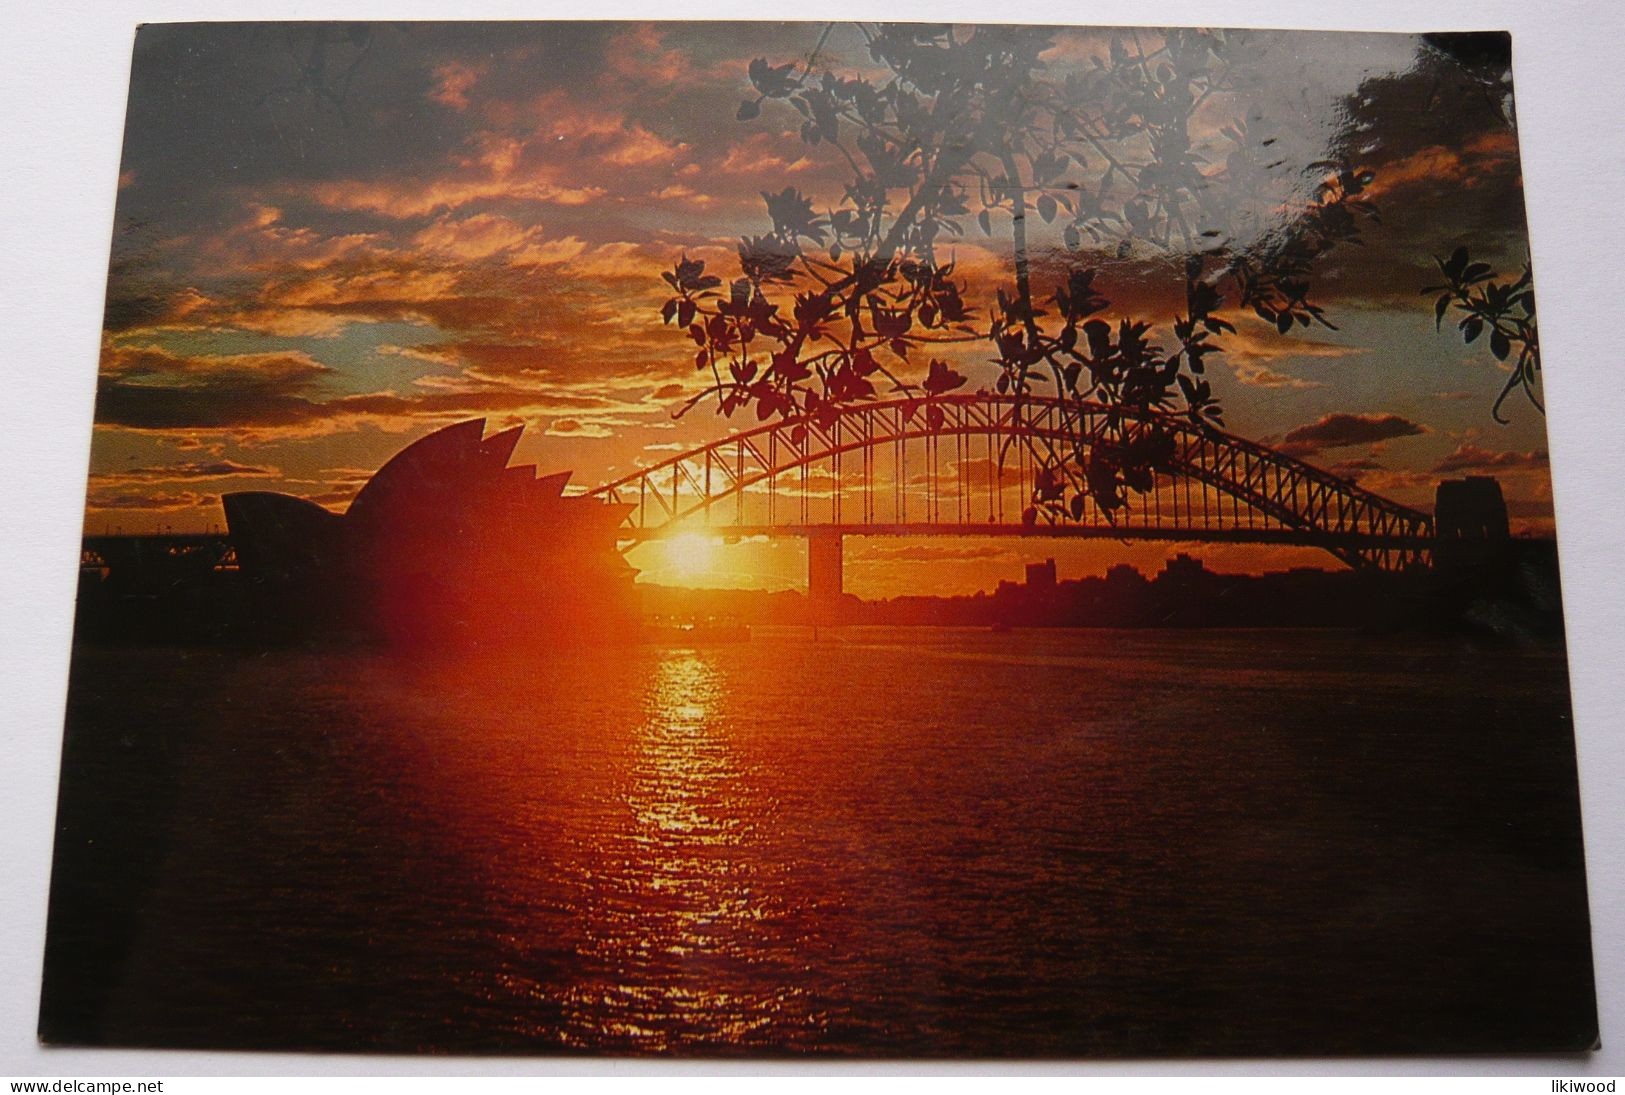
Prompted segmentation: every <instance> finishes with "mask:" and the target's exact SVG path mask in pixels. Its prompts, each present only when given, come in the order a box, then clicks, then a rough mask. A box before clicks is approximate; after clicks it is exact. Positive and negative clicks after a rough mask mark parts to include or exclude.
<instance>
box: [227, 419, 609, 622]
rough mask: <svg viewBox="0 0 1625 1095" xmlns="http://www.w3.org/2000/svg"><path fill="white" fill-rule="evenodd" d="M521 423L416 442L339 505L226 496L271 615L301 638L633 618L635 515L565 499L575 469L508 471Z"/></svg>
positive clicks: (446, 432) (243, 566)
mask: <svg viewBox="0 0 1625 1095" xmlns="http://www.w3.org/2000/svg"><path fill="white" fill-rule="evenodd" d="M523 430H524V427H523V426H516V427H514V428H512V429H508V430H503V431H501V432H500V433H495V434H492V435H491V436H490V437H486V436H485V435H484V434H485V420H484V419H473V420H470V421H467V422H460V423H457V424H456V425H453V426H447V427H445V428H444V429H441V430H438V431H436V432H434V433H431V434H429V435H428V436H426V437H424V438H422V439H420V440H418V441H416V442H414V443H413V444H411V445H408V446H407V447H406V448H404V449H402V450H401V451H400V452H399V453H397V454H396V455H395V456H394V457H392V458H391V459H390V460H389V461H388V462H387V463H385V464H384V466H383V467H382V468H380V469H379V470H378V471H377V473H376V474H374V475H373V477H372V478H371V479H369V480H368V481H367V483H366V484H365V485H364V486H363V487H362V488H361V490H360V492H359V493H358V494H356V496H355V498H354V500H353V501H352V502H351V503H350V506H349V509H348V510H347V511H346V512H345V513H343V514H342V515H341V514H338V513H334V512H333V511H331V510H328V509H325V508H323V507H322V506H319V505H317V504H316V503H314V502H311V501H308V500H307V499H303V498H297V497H294V496H292V495H287V494H277V493H272V492H265V491H250V492H244V493H237V494H227V495H225V496H224V497H223V498H222V500H221V501H222V503H223V504H224V507H225V511H226V523H227V526H228V527H229V529H230V534H231V542H232V544H233V545H234V546H235V548H236V553H237V564H238V567H239V570H240V573H241V577H242V579H243V581H244V583H245V586H246V591H247V593H248V594H249V596H250V598H251V599H252V601H253V602H254V612H255V614H256V615H257V616H258V617H259V618H260V620H261V621H262V622H264V623H266V624H269V625H271V626H273V627H274V628H275V629H277V630H281V631H284V632H290V633H298V634H307V635H308V634H316V635H322V634H326V635H336V636H356V637H373V638H381V639H386V640H391V641H421V642H436V641H457V642H466V641H473V642H476V643H478V642H483V641H490V642H492V643H499V642H500V643H507V642H512V641H514V640H515V639H521V638H539V639H559V640H562V639H573V638H579V637H582V636H586V635H595V634H605V633H613V632H615V631H616V630H618V629H624V628H626V627H627V626H628V622H629V621H631V620H632V619H633V618H634V600H633V598H634V592H633V586H632V579H633V577H634V575H635V573H636V572H635V571H634V570H633V569H632V568H631V567H630V566H628V565H627V563H626V562H625V560H623V559H622V558H621V555H620V553H619V552H618V551H617V550H616V529H617V528H618V527H619V525H620V524H621V522H622V520H623V519H624V518H625V516H626V514H627V512H628V511H629V510H630V509H631V507H630V506H628V505H617V504H613V503H609V502H604V501H602V500H600V499H597V498H592V497H565V496H564V493H563V492H564V487H565V484H566V482H568V480H569V478H570V473H569V472H562V473H559V474H556V475H547V476H542V477H540V478H538V477H537V475H536V469H535V467H534V466H530V465H525V466H515V467H510V466H509V465H508V459H509V457H510V456H511V455H512V454H513V450H514V446H515V445H517V444H518V442H519V436H520V434H521V433H522V432H523Z"/></svg>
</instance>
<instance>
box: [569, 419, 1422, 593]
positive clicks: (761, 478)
mask: <svg viewBox="0 0 1625 1095" xmlns="http://www.w3.org/2000/svg"><path fill="white" fill-rule="evenodd" d="M1153 432H1157V433H1161V434H1163V435H1166V436H1169V437H1171V438H1172V440H1173V444H1172V447H1171V454H1170V455H1169V456H1168V457H1167V459H1165V460H1164V461H1162V462H1161V464H1160V465H1159V469H1158V472H1157V474H1156V476H1155V480H1154V486H1153V489H1151V490H1149V491H1147V492H1145V493H1143V494H1135V493H1132V492H1131V493H1130V494H1129V495H1128V505H1127V506H1126V507H1124V508H1122V509H1119V510H1117V511H1115V512H1112V513H1107V512H1106V511H1104V510H1103V509H1101V508H1100V507H1099V506H1098V505H1097V504H1096V503H1095V501H1094V500H1093V499H1092V498H1089V497H1087V492H1086V491H1083V493H1084V494H1085V495H1086V497H1085V499H1084V502H1083V504H1082V508H1081V510H1080V511H1079V512H1077V514H1076V516H1074V515H1073V514H1072V513H1071V512H1064V513H1049V512H1040V513H1039V514H1036V515H1035V514H1033V513H1032V512H1030V507H1031V506H1032V499H1033V496H1034V489H1035V485H1036V483H1037V480H1038V476H1039V474H1040V469H1041V468H1055V469H1058V470H1059V472H1060V474H1062V475H1063V476H1064V477H1065V478H1066V485H1067V487H1068V490H1067V495H1068V497H1070V496H1071V495H1073V494H1074V493H1077V492H1079V491H1082V488H1083V482H1082V470H1081V469H1080V468H1079V467H1078V465H1077V461H1076V459H1075V458H1074V455H1075V454H1076V453H1077V452H1078V451H1080V448H1081V450H1082V451H1087V450H1088V447H1089V446H1094V445H1129V444H1132V443H1134V442H1135V441H1136V440H1139V439H1142V438H1144V437H1146V436H1147V435H1148V434H1150V433H1153ZM591 493H593V494H595V495H599V496H601V497H604V498H606V499H608V500H610V501H615V502H621V503H630V504H632V505H633V507H634V508H633V510H632V511H631V513H630V515H629V516H628V517H627V521H626V524H625V527H624V529H623V540H624V541H626V542H630V543H638V542H642V541H645V540H650V539H658V538H663V537H666V536H670V535H673V534H675V533H678V532H682V531H690V530H702V531H709V532H712V533H715V534H719V535H725V536H729V535H737V536H752V535H773V536H808V537H815V538H816V537H819V536H826V537H827V536H845V535H869V536H899V535H934V536H981V535H998V536H1077V537H1098V538H1112V539H1121V540H1134V539H1154V540H1174V541H1208V542H1236V543H1269V544H1290V545H1299V546H1308V547H1315V548H1321V549H1324V550H1326V551H1328V552H1330V553H1331V554H1333V555H1335V556H1336V557H1337V558H1339V559H1341V560H1342V561H1344V562H1345V563H1347V564H1349V565H1350V566H1353V567H1361V568H1364V567H1374V568H1379V569H1384V570H1400V569H1406V568H1409V567H1413V566H1418V565H1426V564H1428V562H1429V561H1430V558H1431V550H1432V542H1433V519H1432V517H1430V516H1429V515H1428V514H1426V513H1423V512H1421V511H1419V510H1415V509H1411V508H1409V507H1407V506H1402V505H1399V504H1397V503H1395V502H1392V501H1389V500H1388V499H1386V498H1383V497H1381V496H1379V495H1376V494H1373V493H1372V492H1370V491H1368V490H1364V489H1362V488H1360V487H1358V486H1356V485H1355V484H1353V483H1351V482H1349V481H1347V480H1344V479H1340V478H1338V477H1337V476H1334V475H1332V474H1330V473H1329V472H1326V471H1323V470H1321V469H1319V468H1316V467H1313V466H1312V465H1310V464H1307V463H1304V462H1303V461H1302V460H1298V459H1296V458H1294V457H1291V456H1288V455H1286V454H1284V453H1280V452H1277V451H1275V450H1273V449H1270V448H1268V447H1266V446H1263V445H1259V444H1257V443H1254V442H1251V441H1248V440H1245V439H1244V438H1240V437H1236V436H1234V435H1232V434H1228V433H1223V432H1220V431H1217V430H1213V429H1206V428H1202V427H1199V426H1197V425H1195V424H1193V423H1192V422H1190V421H1189V420H1188V419H1187V418H1183V417H1178V416H1175V415H1170V414H1165V413H1161V412H1154V411H1150V412H1142V411H1129V410H1123V409H1121V408H1110V407H1106V406H1104V405H1102V404H1098V403H1092V402H1087V401H1079V400H1059V399H1051V398H1042V397H1034V396H1025V397H1019V398H1018V397H1013V396H1000V395H993V394H987V393H981V394H976V395H954V396H939V397H935V398H931V399H897V400H889V401H883V402H874V403H862V404H856V405H853V406H850V407H847V408H845V409H844V410H843V411H842V413H841V414H840V415H839V416H838V417H836V418H834V419H833V420H832V421H830V422H828V423H827V424H822V425H821V424H819V423H817V422H815V421H813V420H812V419H809V418H799V419H790V420H786V421H781V422H773V423H769V424H766V425H762V426H758V427H756V428H754V429H750V430H745V431H742V432H738V433H734V434H731V435H730V436H728V437H725V438H721V439H719V440H717V441H714V442H711V443H709V444H707V445H704V446H702V447H700V448H698V449H695V450H693V451H691V452H686V453H682V454H680V455H677V456H673V457H671V458H670V459H667V460H663V461H661V462H660V463H658V464H655V465H653V466H651V467H648V468H643V469H640V470H639V471H637V472H634V473H632V474H631V475H628V476H626V477H624V478H622V479H619V480H616V481H615V482H612V483H609V484H606V485H605V486H603V487H600V488H598V489H597V490H595V491H592V492H591Z"/></svg>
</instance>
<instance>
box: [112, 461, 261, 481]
mask: <svg viewBox="0 0 1625 1095" xmlns="http://www.w3.org/2000/svg"><path fill="white" fill-rule="evenodd" d="M279 474H281V473H280V471H279V470H278V469H276V468H265V467H259V466H257V465H254V464H238V463H235V462H233V461H231V460H216V461H213V462H211V463H207V464H205V463H185V464H156V465H153V466H151V467H144V468H127V469H123V470H121V471H116V472H104V473H99V474H96V475H92V476H91V477H90V478H91V482H93V483H115V482H116V483H129V482H153V483H165V482H181V481H184V480H188V479H236V478H247V477H255V478H258V477H270V476H275V475H279Z"/></svg>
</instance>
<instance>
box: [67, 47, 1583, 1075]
mask: <svg viewBox="0 0 1625 1095" xmlns="http://www.w3.org/2000/svg"><path fill="white" fill-rule="evenodd" d="M1511 49H1512V43H1511V40H1510V38H1509V37H1508V36H1507V35H1505V34H1496V33H1471V34H1456V33H1439V34H1421V35H1410V34H1375V33H1334V32H1323V31H1317V32H1289V31H1247V30H1199V29H1155V28H1127V27H1124V28H1086V27H1079V28H1066V27H1032V26H1002V25H983V26H975V25H969V26H962V25H925V24H886V23H863V24H858V23H833V24H821V23H788V22H776V23H765V22H764V23H697V22H696V23H684V22H665V23H618V22H598V23H587V22H581V23H564V22H537V23H401V24H385V23H345V24H340V23H231V24H227V23H221V24H169V25H148V26H144V27H142V28H141V29H140V31H139V33H138V35H137V37H136V40H135V45H134V62H133V66H132V73H131V86H130V99H129V109H128V115H127V122H126V131H125V144H124V156H123V164H122V172H121V174H120V176H119V182H118V186H119V190H118V205H117V216H116V225H115V232H114V237H113V241H112V251H111V259H110V267H109V276H108V283H107V300H106V313H105V325H104V330H103V337H102V342H101V359H100V372H99V383H98V389H97V399H96V405H95V422H94V441H93V445H92V461H91V468H90V476H89V483H88V485H87V495H86V502H85V518H84V537H83V543H82V547H81V555H80V578H79V590H78V601H77V608H76V618H75V633H74V646H73V655H72V668H71V679H70V683H69V696H68V703H67V717H66V727H65V733H64V738H63V764H62V777H61V791H60V801H59V805H58V811H59V813H58V827H57V844H56V849H55V859H54V871H53V877H52V889H51V899H50V912H49V925H48V937H47V940H46V955H45V977H44V985H43V992H42V1002H41V1010H40V1036H41V1038H42V1039H43V1040H44V1041H45V1042H47V1043H51V1044H67V1045H93V1046H144V1047H170V1048H210V1049H252V1050H321V1051H345V1052H389V1053H399V1052H410V1053H457V1054H529V1055H537V1056H557V1055H564V1054H572V1055H579V1054H588V1055H600V1056H615V1057H620V1056H628V1055H666V1056H682V1057H773V1058H779V1057H799V1056H813V1057H820V1058H831V1057H839V1058H908V1059H919V1058H959V1059H982V1058H990V1057H1000V1058H1083V1057H1138V1058H1146V1057H1150V1058H1167V1057H1190V1056H1198V1055H1201V1056H1238V1055H1246V1056H1260V1055H1299V1056H1304V1055H1314V1056H1325V1055H1350V1054H1388V1055H1392V1054H1456V1053H1470V1052H1471V1053H1479V1052H1483V1053H1558V1052H1566V1053H1573V1052H1579V1051H1584V1050H1587V1049H1590V1048H1592V1047H1593V1046H1594V1045H1595V1044H1596V1042H1597V1037H1598V1030H1597V1017H1596V1005H1595V997H1594V987H1593V973H1592V953H1591V942H1590V925H1589V919H1588V908H1587V893H1586V878H1585V865H1584V855H1583V843H1582V831H1581V820H1580V809H1579V800H1578V787H1577V776H1576V768H1575V764H1576V761H1575V749H1574V736H1573V725H1572V718H1571V713H1570V700H1569V689H1568V669H1567V664H1566V655H1565V649H1564V640H1563V634H1564V633H1563V616H1562V601H1561V595H1560V583H1559V575H1558V566H1557V552H1556V541H1555V535H1556V534H1555V529H1554V523H1553V509H1552V493H1551V478H1550V473H1549V469H1548V457H1547V446H1546V426H1547V424H1546V418H1545V410H1544V407H1543V404H1542V395H1541V371H1540V370H1541V357H1540V345H1539V330H1538V322H1537V312H1536V307H1535V299H1536V298H1535V294H1536V287H1535V278H1534V273H1533V270H1532V266H1531V260H1530V252H1529V242H1528V233H1527V227H1526V222H1525V215H1524V192H1523V183H1522V172H1521V168H1520V160H1519V145H1518V124H1517V116H1516V110H1515V101H1514V96H1513V83H1512V63H1511ZM84 367H85V368H86V369H88V368H90V363H89V362H88V361H87V362H85V364H84Z"/></svg>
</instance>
